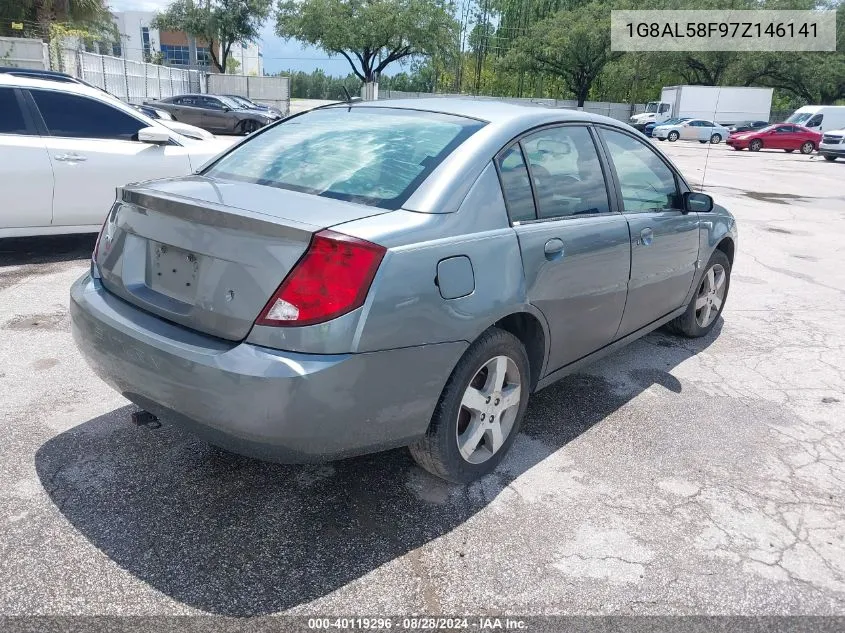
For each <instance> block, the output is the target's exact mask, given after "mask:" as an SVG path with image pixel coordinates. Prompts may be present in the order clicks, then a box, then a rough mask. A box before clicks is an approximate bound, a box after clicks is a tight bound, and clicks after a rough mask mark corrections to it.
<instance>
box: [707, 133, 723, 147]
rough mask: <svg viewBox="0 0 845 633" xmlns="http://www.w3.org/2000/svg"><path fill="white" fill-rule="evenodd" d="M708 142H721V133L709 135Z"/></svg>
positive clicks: (716, 143) (714, 143) (715, 143)
mask: <svg viewBox="0 0 845 633" xmlns="http://www.w3.org/2000/svg"><path fill="white" fill-rule="evenodd" d="M710 142H711V143H713V145H718V144H719V143H721V142H722V135H721V134H714V135H713V136H711V137H710Z"/></svg>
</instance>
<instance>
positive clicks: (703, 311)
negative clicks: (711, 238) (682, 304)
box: [695, 264, 727, 328]
mask: <svg viewBox="0 0 845 633" xmlns="http://www.w3.org/2000/svg"><path fill="white" fill-rule="evenodd" d="M726 281H727V274H726V273H725V269H724V267H723V266H722V265H721V264H713V266H712V267H711V268H710V270H708V271H707V273H705V275H704V279H702V280H701V285H700V286H699V287H698V293H697V294H696V298H695V321H696V323H698V326H699V327H701V328H706V327H707V326H709V325H710V324H711V323H713V321H715V320H716V317H718V316H719V311H720V310H721V309H722V303H724V301H725V290H726V288H727V286H726V284H725V282H726Z"/></svg>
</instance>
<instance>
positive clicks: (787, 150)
mask: <svg viewBox="0 0 845 633" xmlns="http://www.w3.org/2000/svg"><path fill="white" fill-rule="evenodd" d="M783 151H784V152H786V153H787V154H791V153H792V152H794V151H795V150H794V149H785V150H783Z"/></svg>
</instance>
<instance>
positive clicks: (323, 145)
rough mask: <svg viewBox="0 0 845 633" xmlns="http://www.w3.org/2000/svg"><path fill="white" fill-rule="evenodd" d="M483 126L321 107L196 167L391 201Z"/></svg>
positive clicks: (364, 200)
mask: <svg viewBox="0 0 845 633" xmlns="http://www.w3.org/2000/svg"><path fill="white" fill-rule="evenodd" d="M483 126H484V123H482V122H480V121H476V120H474V119H468V118H465V117H461V116H454V115H448V114H441V113H435V112H421V111H414V110H402V109H398V108H380V107H366V106H357V107H352V108H350V107H332V108H323V109H319V110H312V111H311V112H307V113H306V114H302V115H300V116H297V117H294V118H292V119H290V120H288V121H286V122H284V123H282V124H280V125H276V126H273V127H272V128H269V129H267V130H265V131H262V132H260V133H259V134H256V135H255V136H254V137H253V138H252V139H251V140H249V141H247V142H245V143H243V144H241V145H239V146H238V147H237V148H236V149H234V150H233V151H231V152H230V153H228V154H226V155H225V156H224V157H223V158H221V159H220V160H218V161H217V162H216V163H214V164H213V165H211V166H210V167H209V168H208V169H206V170H205V172H204V173H205V175H206V176H209V177H212V178H221V179H232V180H239V181H242V182H250V183H255V184H260V185H266V186H270V187H279V188H281V189H291V190H293V191H302V192H305V193H311V194H314V195H318V196H324V197H327V198H337V199H340V200H348V201H352V202H358V203H361V204H368V205H372V206H376V207H381V208H385V209H398V208H399V207H401V206H402V204H403V203H404V202H405V200H407V199H408V198H409V197H410V196H411V194H412V193H413V192H414V191H415V190H416V188H417V187H418V186H419V185H420V184H422V182H423V180H425V178H426V177H427V176H428V175H429V174H430V173H431V172H432V171H433V170H434V168H435V167H437V166H438V165H439V164H440V163H441V162H442V161H443V159H445V158H446V157H447V156H448V155H449V154H451V153H452V152H453V151H454V150H455V148H457V147H458V146H459V145H460V144H461V143H463V142H464V141H465V140H466V139H467V138H469V137H470V136H471V135H472V134H474V133H475V132H476V131H478V130H479V129H481V128H482V127H483Z"/></svg>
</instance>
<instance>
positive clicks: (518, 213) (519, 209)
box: [496, 144, 535, 222]
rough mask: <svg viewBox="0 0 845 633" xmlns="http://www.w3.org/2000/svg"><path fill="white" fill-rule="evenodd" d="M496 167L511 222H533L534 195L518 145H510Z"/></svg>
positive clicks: (500, 156) (499, 158) (501, 155)
mask: <svg viewBox="0 0 845 633" xmlns="http://www.w3.org/2000/svg"><path fill="white" fill-rule="evenodd" d="M496 165H497V166H498V168H499V178H500V180H501V183H502V193H503V194H504V196H505V206H506V207H507V209H508V215H509V216H510V219H511V222H525V221H526V220H533V219H534V218H535V215H534V194H533V192H532V191H531V181H530V180H529V178H528V168H527V167H526V166H525V159H524V158H523V157H522V150H521V149H520V147H519V144H516V145H512V146H511V147H509V148H508V149H506V150H505V151H504V152H502V153H501V154H499V156H498V158H497V159H496Z"/></svg>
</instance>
